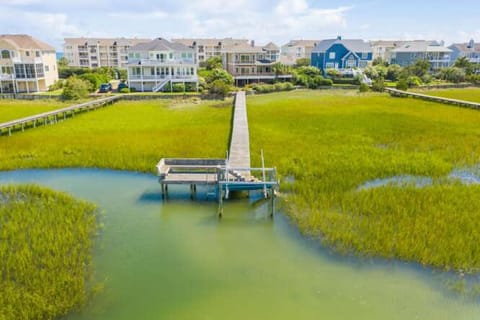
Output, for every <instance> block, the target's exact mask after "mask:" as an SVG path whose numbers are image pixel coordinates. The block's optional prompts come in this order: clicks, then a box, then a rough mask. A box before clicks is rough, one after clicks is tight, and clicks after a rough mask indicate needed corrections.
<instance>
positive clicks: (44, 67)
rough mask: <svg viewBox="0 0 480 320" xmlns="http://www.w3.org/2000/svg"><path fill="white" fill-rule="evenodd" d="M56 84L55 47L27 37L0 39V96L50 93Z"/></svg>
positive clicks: (21, 35)
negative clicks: (50, 87) (49, 89)
mask: <svg viewBox="0 0 480 320" xmlns="http://www.w3.org/2000/svg"><path fill="white" fill-rule="evenodd" d="M57 80H58V70H57V59H56V54H55V48H54V47H52V46H50V45H48V44H46V43H44V42H42V41H40V40H37V39H35V38H33V37H31V36H29V35H25V34H4V35H0V93H5V92H11V93H17V92H27V93H31V92H38V91H47V90H48V87H49V86H50V85H52V84H53V83H54V82H55V81H57Z"/></svg>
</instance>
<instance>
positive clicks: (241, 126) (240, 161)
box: [228, 91, 250, 179]
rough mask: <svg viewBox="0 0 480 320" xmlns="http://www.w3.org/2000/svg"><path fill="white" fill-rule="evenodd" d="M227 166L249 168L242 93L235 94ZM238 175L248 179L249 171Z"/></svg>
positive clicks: (245, 115) (248, 145)
mask: <svg viewBox="0 0 480 320" xmlns="http://www.w3.org/2000/svg"><path fill="white" fill-rule="evenodd" d="M228 166H229V167H231V168H250V137H249V133H248V118H247V102H246V98H245V92H244V91H239V92H237V95H236V97H235V110H234V115H233V128H232V139H231V141H230V152H229V159H228ZM240 174H241V175H242V176H243V177H244V178H245V179H249V178H250V172H249V171H243V172H241V173H240Z"/></svg>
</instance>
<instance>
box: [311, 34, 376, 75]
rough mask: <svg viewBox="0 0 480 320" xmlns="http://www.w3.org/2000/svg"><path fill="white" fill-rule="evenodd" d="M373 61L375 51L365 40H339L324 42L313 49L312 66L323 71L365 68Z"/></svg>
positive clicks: (339, 38) (340, 38)
mask: <svg viewBox="0 0 480 320" xmlns="http://www.w3.org/2000/svg"><path fill="white" fill-rule="evenodd" d="M372 60H373V50H372V47H371V46H370V44H369V43H367V42H365V41H363V40H356V39H355V40H347V39H346V40H343V39H342V37H338V38H337V39H329V40H322V41H320V43H319V44H318V45H317V46H316V47H315V48H314V49H313V51H312V56H311V63H310V64H311V65H312V66H314V67H317V68H319V69H321V70H323V71H325V70H326V69H337V70H344V69H353V68H365V67H367V65H368V64H369V63H370V62H371V61H372Z"/></svg>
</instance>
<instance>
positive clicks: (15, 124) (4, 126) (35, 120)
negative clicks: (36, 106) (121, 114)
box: [0, 95, 122, 136]
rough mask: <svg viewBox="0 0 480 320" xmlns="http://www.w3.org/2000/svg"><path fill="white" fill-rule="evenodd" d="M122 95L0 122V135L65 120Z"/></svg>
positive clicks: (111, 101)
mask: <svg viewBox="0 0 480 320" xmlns="http://www.w3.org/2000/svg"><path fill="white" fill-rule="evenodd" d="M121 98H122V96H120V95H118V96H111V97H106V98H101V99H97V100H93V101H89V102H85V103H80V104H75V105H73V106H69V107H66V108H62V109H57V110H53V111H48V112H44V113H41V114H37V115H33V116H29V117H25V118H22V119H17V120H12V121H8V122H4V123H0V136H1V135H3V134H4V133H7V134H8V135H9V136H10V135H12V131H15V130H22V131H24V130H25V128H27V127H32V128H35V127H36V126H37V125H39V124H43V125H47V124H55V123H57V122H58V121H59V120H66V119H67V118H68V117H73V116H75V113H79V112H84V111H90V110H95V109H98V108H101V107H104V106H106V105H108V104H111V103H113V102H115V101H117V100H119V99H121Z"/></svg>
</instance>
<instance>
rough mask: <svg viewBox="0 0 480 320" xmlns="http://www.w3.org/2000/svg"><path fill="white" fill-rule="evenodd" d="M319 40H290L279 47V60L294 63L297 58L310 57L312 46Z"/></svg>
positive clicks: (289, 63)
mask: <svg viewBox="0 0 480 320" xmlns="http://www.w3.org/2000/svg"><path fill="white" fill-rule="evenodd" d="M319 42H320V41H319V40H291V41H290V42H288V43H287V44H285V45H283V46H282V48H281V52H282V55H281V62H282V63H284V64H288V65H294V64H295V63H296V62H297V60H298V59H303V58H308V59H310V58H311V55H312V51H313V48H315V46H316V45H317V44H318V43H319Z"/></svg>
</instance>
